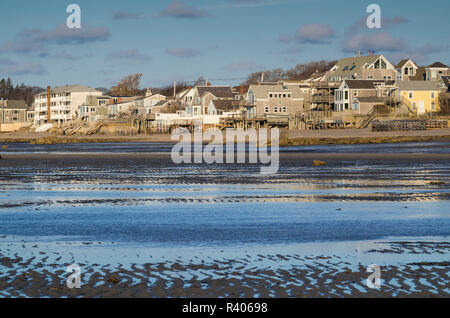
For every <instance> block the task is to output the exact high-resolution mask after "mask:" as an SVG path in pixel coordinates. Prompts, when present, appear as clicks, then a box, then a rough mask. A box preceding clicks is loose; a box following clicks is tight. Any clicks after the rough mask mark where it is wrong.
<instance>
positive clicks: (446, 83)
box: [439, 76, 450, 93]
mask: <svg viewBox="0 0 450 318" xmlns="http://www.w3.org/2000/svg"><path fill="white" fill-rule="evenodd" d="M439 87H440V88H441V91H442V92H447V93H450V76H441V78H440V79H439Z"/></svg>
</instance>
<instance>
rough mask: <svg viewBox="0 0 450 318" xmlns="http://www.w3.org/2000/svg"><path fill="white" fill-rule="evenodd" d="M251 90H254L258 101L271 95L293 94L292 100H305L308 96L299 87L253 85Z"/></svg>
mask: <svg viewBox="0 0 450 318" xmlns="http://www.w3.org/2000/svg"><path fill="white" fill-rule="evenodd" d="M249 90H252V92H253V94H254V95H255V98H256V99H267V98H268V97H269V93H292V98H304V97H305V94H306V93H303V92H302V90H301V89H300V87H299V86H298V85H285V86H283V85H251V86H250V87H249Z"/></svg>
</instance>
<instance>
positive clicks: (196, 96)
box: [182, 86, 234, 108]
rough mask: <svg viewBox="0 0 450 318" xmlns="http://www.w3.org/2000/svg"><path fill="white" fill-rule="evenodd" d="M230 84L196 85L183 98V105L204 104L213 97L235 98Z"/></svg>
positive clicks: (204, 105) (204, 106)
mask: <svg viewBox="0 0 450 318" xmlns="http://www.w3.org/2000/svg"><path fill="white" fill-rule="evenodd" d="M233 97H234V95H233V91H232V90H231V87H230V86H195V87H193V88H191V89H190V90H189V91H188V92H187V93H186V94H184V96H183V99H182V105H183V106H186V107H187V106H203V108H206V105H208V104H209V102H210V101H211V100H213V99H233Z"/></svg>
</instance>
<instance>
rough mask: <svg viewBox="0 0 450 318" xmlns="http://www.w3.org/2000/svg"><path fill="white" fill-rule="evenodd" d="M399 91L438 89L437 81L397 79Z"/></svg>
mask: <svg viewBox="0 0 450 318" xmlns="http://www.w3.org/2000/svg"><path fill="white" fill-rule="evenodd" d="M396 85H397V86H398V89H399V90H400V91H438V90H439V83H438V82H435V81H397V82H396Z"/></svg>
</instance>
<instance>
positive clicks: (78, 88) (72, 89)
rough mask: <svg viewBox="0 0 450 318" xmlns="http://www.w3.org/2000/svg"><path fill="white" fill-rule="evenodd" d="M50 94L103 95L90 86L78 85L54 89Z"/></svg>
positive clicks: (44, 92)
mask: <svg viewBox="0 0 450 318" xmlns="http://www.w3.org/2000/svg"><path fill="white" fill-rule="evenodd" d="M46 92H47V91H43V92H40V93H39V94H38V95H41V94H46ZM50 93H51V94H58V93H101V92H100V91H98V90H96V89H93V88H91V87H88V86H84V85H80V84H76V85H66V86H59V87H54V88H52V89H50Z"/></svg>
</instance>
